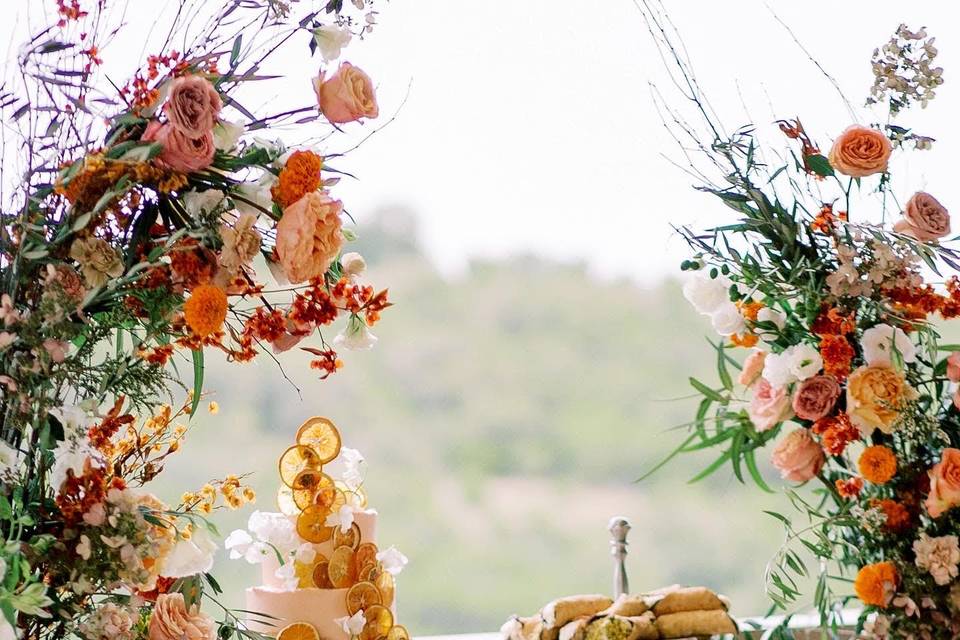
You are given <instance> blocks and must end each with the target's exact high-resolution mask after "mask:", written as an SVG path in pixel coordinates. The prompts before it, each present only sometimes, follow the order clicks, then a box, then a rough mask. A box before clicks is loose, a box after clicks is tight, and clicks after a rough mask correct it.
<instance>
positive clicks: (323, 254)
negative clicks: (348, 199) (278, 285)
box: [277, 191, 343, 283]
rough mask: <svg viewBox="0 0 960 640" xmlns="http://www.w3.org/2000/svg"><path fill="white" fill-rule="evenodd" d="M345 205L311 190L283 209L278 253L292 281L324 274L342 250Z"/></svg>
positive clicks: (278, 228)
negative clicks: (341, 216) (341, 219)
mask: <svg viewBox="0 0 960 640" xmlns="http://www.w3.org/2000/svg"><path fill="white" fill-rule="evenodd" d="M342 209H343V204H342V203H341V202H340V201H339V200H334V199H333V198H331V197H330V196H328V195H327V194H326V193H324V192H322V191H312V192H310V193H308V194H306V195H305V196H303V197H302V198H300V199H299V200H297V201H296V202H294V203H293V204H292V205H290V206H289V207H287V208H286V209H284V211H283V217H282V218H280V222H278V223H277V255H278V256H279V257H280V265H281V266H282V267H283V271H284V273H285V274H286V276H287V278H288V279H289V280H290V282H293V283H297V282H303V281H305V280H310V279H311V278H316V277H319V276H322V275H323V274H324V273H325V272H326V271H327V269H328V268H329V267H330V263H332V262H333V261H334V260H335V259H336V258H337V254H338V253H340V247H341V246H342V245H343V236H342V235H341V233H340V225H341V221H340V212H341V211H342Z"/></svg>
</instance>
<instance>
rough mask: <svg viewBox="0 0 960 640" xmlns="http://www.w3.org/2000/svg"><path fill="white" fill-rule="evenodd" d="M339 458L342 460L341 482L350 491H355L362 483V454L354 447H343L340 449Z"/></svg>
mask: <svg viewBox="0 0 960 640" xmlns="http://www.w3.org/2000/svg"><path fill="white" fill-rule="evenodd" d="M340 459H341V460H342V461H343V465H344V469H343V477H342V479H343V484H345V485H347V488H348V489H350V491H356V490H357V489H359V488H360V486H361V485H363V469H362V466H363V455H362V454H361V453H360V452H359V451H357V450H356V449H351V448H349V447H343V448H342V449H340Z"/></svg>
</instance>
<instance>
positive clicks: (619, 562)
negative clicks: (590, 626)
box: [607, 516, 630, 598]
mask: <svg viewBox="0 0 960 640" xmlns="http://www.w3.org/2000/svg"><path fill="white" fill-rule="evenodd" d="M607 528H608V529H609V530H610V535H612V536H613V537H612V538H610V555H612V556H613V597H614V598H619V597H620V596H622V595H623V594H625V593H630V585H629V583H628V582H627V565H626V560H627V544H628V543H627V533H628V532H629V531H630V521H629V520H627V519H626V518H624V517H622V516H616V517H614V518H610V524H609V525H607Z"/></svg>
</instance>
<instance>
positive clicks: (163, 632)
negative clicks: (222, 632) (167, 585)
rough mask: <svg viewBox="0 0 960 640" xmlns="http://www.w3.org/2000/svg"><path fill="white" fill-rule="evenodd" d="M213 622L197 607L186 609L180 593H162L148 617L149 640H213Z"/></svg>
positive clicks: (214, 634) (214, 635)
mask: <svg viewBox="0 0 960 640" xmlns="http://www.w3.org/2000/svg"><path fill="white" fill-rule="evenodd" d="M216 636H217V634H216V628H215V625H214V622H213V620H211V619H210V618H209V617H208V616H207V615H205V614H203V613H200V610H199V608H198V607H197V605H192V606H191V607H190V608H189V609H187V605H186V603H185V602H184V600H183V594H182V593H163V594H160V595H159V596H157V603H156V605H155V606H154V609H153V613H152V614H151V615H150V626H149V630H148V633H147V637H148V638H149V639H150V640H214V638H216Z"/></svg>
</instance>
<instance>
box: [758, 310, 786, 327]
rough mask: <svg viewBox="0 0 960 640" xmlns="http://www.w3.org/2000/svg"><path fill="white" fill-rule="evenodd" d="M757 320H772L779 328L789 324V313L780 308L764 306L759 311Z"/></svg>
mask: <svg viewBox="0 0 960 640" xmlns="http://www.w3.org/2000/svg"><path fill="white" fill-rule="evenodd" d="M757 322H772V323H773V324H774V325H776V327H777V329H783V327H784V326H785V325H786V324H787V314H785V313H784V312H783V311H780V310H779V309H773V308H771V307H764V308H762V309H760V311H759V312H757Z"/></svg>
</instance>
